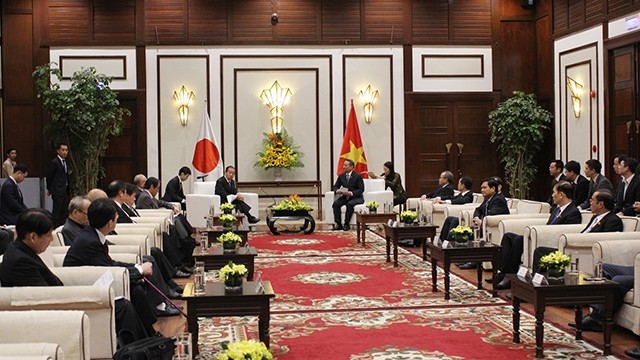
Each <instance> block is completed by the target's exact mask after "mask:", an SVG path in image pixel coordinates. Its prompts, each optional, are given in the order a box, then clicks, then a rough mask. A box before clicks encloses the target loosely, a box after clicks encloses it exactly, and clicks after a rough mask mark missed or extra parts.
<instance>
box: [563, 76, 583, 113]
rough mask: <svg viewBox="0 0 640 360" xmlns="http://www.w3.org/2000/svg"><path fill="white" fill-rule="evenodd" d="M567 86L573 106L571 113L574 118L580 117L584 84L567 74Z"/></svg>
mask: <svg viewBox="0 0 640 360" xmlns="http://www.w3.org/2000/svg"><path fill="white" fill-rule="evenodd" d="M567 87H568V88H569V92H570V93H571V104H572V108H573V115H574V116H575V118H576V119H578V118H580V114H581V113H582V92H583V91H582V89H583V88H584V86H582V84H580V83H579V82H577V81H576V80H574V79H572V78H570V77H569V76H567Z"/></svg>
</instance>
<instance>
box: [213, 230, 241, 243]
mask: <svg viewBox="0 0 640 360" xmlns="http://www.w3.org/2000/svg"><path fill="white" fill-rule="evenodd" d="M216 240H218V242H219V243H221V244H224V243H241V242H242V238H241V237H240V235H238V234H235V233H232V232H231V231H229V232H226V233H224V234H222V235H220V236H218V237H217V238H216Z"/></svg>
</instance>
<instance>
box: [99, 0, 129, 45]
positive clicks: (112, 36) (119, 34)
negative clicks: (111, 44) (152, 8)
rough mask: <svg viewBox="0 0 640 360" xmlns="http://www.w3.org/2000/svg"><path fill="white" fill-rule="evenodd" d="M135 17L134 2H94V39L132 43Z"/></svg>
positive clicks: (127, 0) (117, 0)
mask: <svg viewBox="0 0 640 360" xmlns="http://www.w3.org/2000/svg"><path fill="white" fill-rule="evenodd" d="M135 15H136V8H135V0H110V1H104V0H101V1H97V0H96V1H95V2H94V5H93V34H94V39H95V40H107V41H117V42H123V41H134V40H135V35H136V27H135Z"/></svg>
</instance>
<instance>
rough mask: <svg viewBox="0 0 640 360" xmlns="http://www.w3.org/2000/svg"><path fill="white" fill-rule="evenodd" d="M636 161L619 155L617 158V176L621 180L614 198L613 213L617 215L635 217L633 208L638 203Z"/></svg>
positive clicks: (639, 194) (639, 197) (639, 183)
mask: <svg viewBox="0 0 640 360" xmlns="http://www.w3.org/2000/svg"><path fill="white" fill-rule="evenodd" d="M637 167H638V160H636V159H634V158H632V157H630V156H626V155H621V156H620V157H619V158H618V174H619V175H620V177H621V178H622V181H621V182H620V185H618V191H617V192H616V197H615V207H614V208H613V212H614V213H616V214H619V215H626V216H636V215H637V214H636V211H635V209H634V207H633V205H634V203H635V202H636V201H640V180H639V179H638V177H636V176H635V173H636V168H637Z"/></svg>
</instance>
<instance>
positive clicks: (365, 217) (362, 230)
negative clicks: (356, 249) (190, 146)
mask: <svg viewBox="0 0 640 360" xmlns="http://www.w3.org/2000/svg"><path fill="white" fill-rule="evenodd" d="M397 215H398V214H396V213H394V212H388V213H356V234H358V241H357V242H360V238H362V246H364V239H365V236H366V235H365V234H366V232H367V224H384V223H386V222H388V221H389V220H392V221H395V220H396V217H397Z"/></svg>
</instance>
